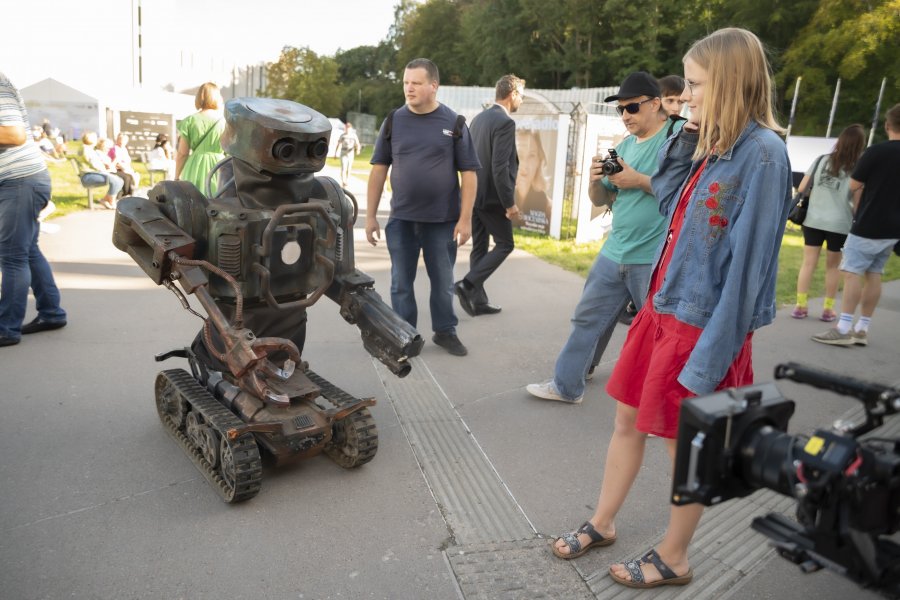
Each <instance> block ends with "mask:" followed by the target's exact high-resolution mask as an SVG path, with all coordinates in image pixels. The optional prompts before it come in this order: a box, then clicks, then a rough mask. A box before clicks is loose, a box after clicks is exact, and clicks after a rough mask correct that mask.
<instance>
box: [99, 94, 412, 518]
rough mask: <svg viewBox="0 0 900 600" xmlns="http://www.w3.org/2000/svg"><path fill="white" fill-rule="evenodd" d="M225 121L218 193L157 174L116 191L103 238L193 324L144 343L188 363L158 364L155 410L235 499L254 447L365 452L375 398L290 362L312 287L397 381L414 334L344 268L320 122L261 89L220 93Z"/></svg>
mask: <svg viewBox="0 0 900 600" xmlns="http://www.w3.org/2000/svg"><path fill="white" fill-rule="evenodd" d="M225 119H226V128H225V132H224V133H223V135H222V147H223V149H224V150H225V151H226V152H227V153H228V154H229V155H230V158H228V159H226V161H224V162H223V163H220V165H218V167H219V169H218V175H219V192H218V193H217V194H216V195H215V196H214V197H208V196H209V193H208V192H207V194H206V195H204V194H202V193H200V191H198V190H197V189H196V187H194V186H193V184H190V183H187V182H180V181H164V182H162V183H160V184H158V185H157V186H156V187H154V188H153V189H152V190H151V192H150V195H149V196H150V197H149V199H142V198H126V199H123V200H122V201H120V202H119V203H118V208H117V212H116V220H115V227H114V231H113V243H114V244H115V246H116V247H117V248H119V249H120V250H122V251H124V252H127V253H128V254H129V255H130V256H131V257H132V259H133V260H134V261H135V262H136V263H137V264H138V265H139V266H140V267H141V268H142V269H143V270H144V272H145V273H146V274H147V275H148V276H149V277H150V278H151V279H152V280H153V281H154V282H156V283H157V284H159V285H163V286H165V287H167V288H168V289H169V290H171V291H172V292H173V293H175V295H176V296H178V298H179V300H180V302H181V304H182V306H183V307H184V308H185V309H187V310H189V311H191V312H193V313H194V314H196V315H197V316H199V317H200V318H202V319H203V320H204V325H203V328H202V330H201V332H200V333H199V334H198V336H197V338H196V339H195V340H194V343H193V344H192V346H191V347H190V348H182V349H177V350H173V351H171V352H166V353H163V354H160V355H157V357H156V360H158V361H161V360H165V359H167V358H172V357H181V358H186V359H188V361H189V364H190V368H191V372H190V373H188V372H187V371H186V370H183V369H171V370H166V371H162V372H161V373H159V375H158V376H157V379H156V386H155V388H156V389H155V393H156V406H157V410H158V412H159V416H160V419H161V420H162V421H163V423H164V425H165V426H166V429H167V430H168V432H169V433H170V434H171V435H172V437H173V438H174V439H175V440H176V441H177V442H178V443H179V444H180V445H181V446H182V448H183V449H184V451H185V452H186V453H187V454H188V456H189V457H190V458H191V460H192V461H193V462H194V464H195V465H196V466H197V468H198V469H199V470H200V472H201V473H203V475H204V476H205V477H206V479H207V480H208V481H209V482H210V484H211V485H212V486H213V488H214V489H215V490H216V491H217V492H218V493H219V494H220V495H221V496H222V498H223V499H224V500H225V501H226V502H239V501H242V500H247V499H249V498H252V497H253V496H255V495H256V494H257V492H258V491H259V489H260V482H261V479H262V464H261V460H260V451H259V448H260V447H262V448H263V449H265V450H266V451H268V452H269V453H270V454H271V455H273V456H274V457H275V458H276V460H277V461H278V463H281V462H285V461H287V460H290V459H295V458H304V457H309V456H314V455H316V454H319V453H321V452H324V453H325V454H326V455H328V456H329V457H330V458H332V459H333V460H334V461H335V462H337V463H338V464H339V465H341V466H342V467H346V468H352V467H356V466H359V465H362V464H365V463H366V462H368V461H370V460H372V458H373V457H374V456H375V452H376V450H377V448H378V434H377V430H376V427H375V423H374V420H373V419H372V416H371V414H370V413H369V410H368V408H367V407H368V406H371V405H373V404H374V403H375V401H374V399H359V398H354V397H353V396H351V395H349V394H347V393H346V392H344V391H342V390H341V389H339V388H338V387H336V386H335V385H333V384H332V383H330V382H328V381H326V380H325V379H323V378H322V377H320V376H319V375H317V374H316V373H314V372H313V371H311V370H310V369H309V368H308V364H307V363H306V362H304V361H303V360H302V358H301V353H302V350H303V342H304V340H305V335H306V309H307V308H308V307H309V306H311V305H312V304H314V303H315V302H316V301H317V300H319V299H320V298H321V297H322V296H323V295H324V296H327V297H329V298H330V299H332V300H333V301H334V302H336V303H337V304H338V305H339V306H340V314H341V316H342V317H343V318H344V319H345V320H346V321H347V322H349V323H351V324H355V325H357V326H358V327H359V329H360V332H361V335H362V341H363V346H364V347H365V349H366V350H367V351H368V352H369V353H370V354H371V355H372V356H374V357H376V358H377V359H378V360H380V361H381V362H382V363H384V364H385V365H386V366H387V367H388V368H389V369H390V370H391V371H392V372H393V373H394V374H396V375H398V376H400V377H403V376H404V375H406V374H407V373H408V372H409V370H410V364H409V358H410V357H413V356H416V355H418V353H419V351H420V350H421V348H422V344H423V340H422V337H421V336H420V335H419V334H418V332H417V331H416V330H415V329H414V328H413V327H412V326H411V325H409V324H408V323H406V322H405V321H404V320H402V319H401V318H399V317H398V316H397V315H396V314H395V313H394V312H393V310H391V308H390V307H389V306H387V305H386V304H385V303H384V302H383V301H382V299H381V297H380V296H379V295H378V293H377V292H375V290H374V288H373V280H372V278H371V277H369V276H368V275H366V274H365V273H362V272H361V271H358V270H357V269H356V268H355V266H354V258H353V224H354V222H355V220H356V216H357V205H356V201H355V199H353V197H352V195H350V194H349V192H346V191H344V190H342V189H341V188H340V186H339V185H338V184H337V182H335V181H334V180H333V179H331V178H329V177H317V176H315V175H314V174H315V173H316V172H317V171H320V170H321V169H322V167H323V166H324V165H325V157H326V155H327V152H328V138H329V136H330V134H331V124H330V122H329V121H328V120H327V119H326V118H325V117H324V116H322V115H321V114H319V113H317V112H316V111H313V110H311V109H309V108H307V107H305V106H302V105H300V104H297V103H294V102H290V101H287V100H272V99H263V98H236V99H233V100H230V101H228V102H227V103H226V105H225ZM211 175H212V174H211ZM208 187H209V182H207V188H208ZM189 295H194V296H195V297H196V298H197V300H198V301H199V303H200V305H201V306H202V307H203V310H204V311H205V312H206V316H203V315H202V314H200V313H197V312H195V311H194V310H193V308H191V306H190V303H189V302H188V298H187V296H189Z"/></svg>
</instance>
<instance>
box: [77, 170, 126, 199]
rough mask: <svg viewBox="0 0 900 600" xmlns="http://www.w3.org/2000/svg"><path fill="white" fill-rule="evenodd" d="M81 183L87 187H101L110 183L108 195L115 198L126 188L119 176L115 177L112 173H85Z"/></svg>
mask: <svg viewBox="0 0 900 600" xmlns="http://www.w3.org/2000/svg"><path fill="white" fill-rule="evenodd" d="M81 181H82V182H83V183H84V184H85V185H87V186H94V185H96V186H100V185H102V184H104V183H108V184H109V191H108V192H107V194H109V195H110V196H112V197H113V198H115V197H116V196H118V195H119V192H121V191H122V188H123V187H124V186H125V182H124V181H123V180H122V178H121V177H119V176H118V175H113V174H112V173H98V172H96V171H94V172H91V173H85V174H84V175H82V176H81Z"/></svg>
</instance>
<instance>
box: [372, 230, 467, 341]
mask: <svg viewBox="0 0 900 600" xmlns="http://www.w3.org/2000/svg"><path fill="white" fill-rule="evenodd" d="M455 227H456V222H454V221H448V222H446V223H422V222H418V221H402V220H400V219H393V218H391V219H389V220H388V223H387V226H385V228H384V235H385V238H386V241H387V247H388V252H390V255H391V306H392V307H393V309H394V312H396V313H397V314H398V315H400V316H401V317H402V318H404V319H405V320H406V321H407V322H408V323H409V324H410V325H412V326H413V327H416V321H417V319H418V314H419V313H418V308H417V307H416V293H415V289H414V286H413V284H414V283H415V281H416V271H417V270H418V268H419V254H420V253H421V254H422V256H423V257H424V258H425V271H426V272H427V273H428V279H429V280H431V296H430V299H429V307H430V308H431V329H432V330H433V331H434V332H436V333H452V334H456V324H457V323H458V322H459V320H458V319H457V318H456V314H455V313H454V312H453V265H454V264H455V263H456V240H454V239H453V229H454V228H455Z"/></svg>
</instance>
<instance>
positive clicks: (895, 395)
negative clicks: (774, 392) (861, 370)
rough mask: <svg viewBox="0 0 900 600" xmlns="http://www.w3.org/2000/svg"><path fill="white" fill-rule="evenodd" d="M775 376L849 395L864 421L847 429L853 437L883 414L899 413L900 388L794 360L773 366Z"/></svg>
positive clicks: (879, 421)
mask: <svg viewBox="0 0 900 600" xmlns="http://www.w3.org/2000/svg"><path fill="white" fill-rule="evenodd" d="M775 379H790V380H791V381H796V382H797V383H803V384H806V385H811V386H813V387H816V388H819V389H821V390H829V391H832V392H836V393H838V394H841V395H844V396H852V397H854V398H856V399H857V400H859V401H860V402H862V403H863V406H864V407H865V410H866V422H865V423H863V424H862V425H857V426H856V427H854V428H853V429H851V430H850V431H849V433H850V434H851V435H852V436H853V437H856V436H859V435H862V434H864V433H868V432H869V431H872V430H873V429H875V428H876V427H879V426H881V424H882V423H883V422H884V417H885V416H887V415H893V414H896V413H898V412H900V390H897V389H895V388H892V387H889V386H886V385H881V384H877V383H869V382H866V381H861V380H859V379H854V378H852V377H847V376H846V375H838V374H836V373H830V372H828V371H822V370H819V369H814V368H812V367H807V366H805V365H801V364H798V363H795V362H789V363H783V364H780V365H778V366H776V367H775Z"/></svg>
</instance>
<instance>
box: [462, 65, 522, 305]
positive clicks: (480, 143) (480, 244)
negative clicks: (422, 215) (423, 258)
mask: <svg viewBox="0 0 900 600" xmlns="http://www.w3.org/2000/svg"><path fill="white" fill-rule="evenodd" d="M524 88H525V80H523V79H520V78H518V77H516V76H515V75H512V74H510V75H504V76H503V77H501V78H500V80H499V81H497V87H496V94H495V96H494V97H495V102H494V105H493V106H491V107H490V108H488V109H485V110H484V111H483V112H481V113H480V114H479V115H478V116H476V117H475V118H474V119H473V120H472V124H471V126H470V127H469V130H470V132H471V134H472V141H473V142H474V143H475V150H476V151H477V152H478V160H479V161H480V162H481V165H482V167H481V171H479V173H478V188H477V191H476V193H475V208H474V211H473V213H472V254H471V256H470V258H469V265H470V266H469V272H468V273H467V274H466V276H465V277H463V278H462V279H461V280H460V281H457V282H456V284H455V285H454V291H455V292H456V296H457V297H458V298H459V303H460V305H461V306H462V308H463V310H464V311H466V312H467V313H468V314H469V315H471V316H473V317H475V316H478V315H490V314H496V313H498V312H500V307H499V306H497V305H495V304H491V303H490V302H489V301H488V297H487V293H486V292H485V291H484V282H485V281H486V280H487V278H488V277H490V276H491V275H492V274H493V273H494V271H496V270H497V268H498V267H499V266H500V265H501V264H502V263H503V261H504V260H505V259H506V257H507V256H509V253H510V252H512V251H513V247H514V246H513V233H512V220H513V219H515V218H517V217H518V215H519V208H518V207H517V206H516V202H515V187H516V173H517V172H518V169H519V159H518V155H517V153H516V123H515V121H513V119H512V117H510V114H511V113H514V112H516V111H517V110H518V109H519V106H521V104H522V94H523V91H524ZM491 237H492V238H494V247H493V249H491V250H490V251H488V242H489V238H491Z"/></svg>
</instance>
